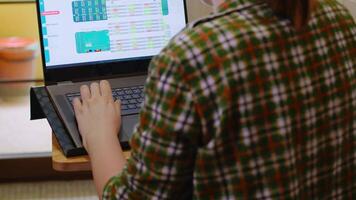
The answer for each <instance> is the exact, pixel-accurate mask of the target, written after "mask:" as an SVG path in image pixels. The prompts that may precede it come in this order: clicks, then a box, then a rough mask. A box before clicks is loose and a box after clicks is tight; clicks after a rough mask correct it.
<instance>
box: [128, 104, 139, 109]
mask: <svg viewBox="0 0 356 200" xmlns="http://www.w3.org/2000/svg"><path fill="white" fill-rule="evenodd" d="M128 107H129V109H135V108H137V107H136V105H132V104H129V105H128Z"/></svg>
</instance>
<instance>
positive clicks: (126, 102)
mask: <svg viewBox="0 0 356 200" xmlns="http://www.w3.org/2000/svg"><path fill="white" fill-rule="evenodd" d="M121 104H122V105H127V104H129V101H128V100H122V101H121Z"/></svg>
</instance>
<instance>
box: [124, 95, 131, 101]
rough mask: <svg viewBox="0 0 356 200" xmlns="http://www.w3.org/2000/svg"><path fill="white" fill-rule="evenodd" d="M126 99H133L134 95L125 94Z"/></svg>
mask: <svg viewBox="0 0 356 200" xmlns="http://www.w3.org/2000/svg"><path fill="white" fill-rule="evenodd" d="M124 99H128V100H129V99H132V96H131V95H125V96H124Z"/></svg>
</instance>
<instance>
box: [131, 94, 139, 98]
mask: <svg viewBox="0 0 356 200" xmlns="http://www.w3.org/2000/svg"><path fill="white" fill-rule="evenodd" d="M132 98H135V99H138V98H140V95H139V94H133V95H132Z"/></svg>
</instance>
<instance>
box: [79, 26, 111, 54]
mask: <svg viewBox="0 0 356 200" xmlns="http://www.w3.org/2000/svg"><path fill="white" fill-rule="evenodd" d="M75 41H76V45H77V53H93V52H102V51H110V37H109V31H108V30H103V31H91V32H78V33H76V34H75Z"/></svg>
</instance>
